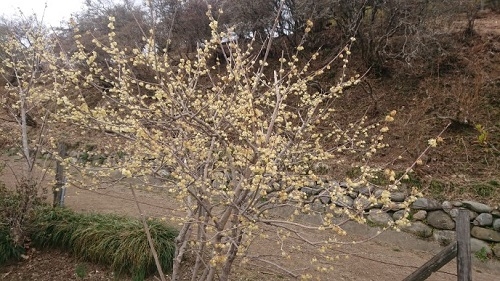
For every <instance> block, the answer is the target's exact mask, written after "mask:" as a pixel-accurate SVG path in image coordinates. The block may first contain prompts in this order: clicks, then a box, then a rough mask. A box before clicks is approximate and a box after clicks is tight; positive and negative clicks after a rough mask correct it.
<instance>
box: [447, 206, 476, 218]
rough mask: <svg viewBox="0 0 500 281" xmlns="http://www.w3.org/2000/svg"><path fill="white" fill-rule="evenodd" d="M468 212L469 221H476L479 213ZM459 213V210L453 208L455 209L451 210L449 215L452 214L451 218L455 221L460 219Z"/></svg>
mask: <svg viewBox="0 0 500 281" xmlns="http://www.w3.org/2000/svg"><path fill="white" fill-rule="evenodd" d="M466 210H467V211H468V212H469V220H470V221H472V220H474V219H475V218H476V217H477V213H476V212H474V211H471V210H469V209H466ZM458 212H459V209H458V208H453V209H451V210H450V212H449V214H450V216H451V217H452V218H453V219H456V218H457V217H458Z"/></svg>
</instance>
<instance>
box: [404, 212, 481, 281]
mask: <svg viewBox="0 0 500 281" xmlns="http://www.w3.org/2000/svg"><path fill="white" fill-rule="evenodd" d="M455 233H456V241H455V242H453V243H451V244H450V245H448V247H446V248H444V249H443V250H442V251H441V252H439V254H437V255H435V256H434V257H433V258H431V259H430V260H429V261H427V262H426V263H425V264H424V265H422V266H421V267H419V268H418V269H417V270H415V271H414V272H413V273H412V274H410V275H409V276H408V277H406V278H405V279H404V280H403V281H422V280H426V279H427V277H429V276H431V274H432V273H433V272H436V271H438V270H439V269H440V268H441V267H443V266H444V265H445V264H447V263H448V262H450V261H451V260H452V259H454V258H455V257H456V258H457V276H458V278H457V280H458V281H472V266H471V265H472V258H471V250H470V220H469V212H468V211H467V210H466V209H460V210H459V212H458V217H457V221H456V228H455Z"/></svg>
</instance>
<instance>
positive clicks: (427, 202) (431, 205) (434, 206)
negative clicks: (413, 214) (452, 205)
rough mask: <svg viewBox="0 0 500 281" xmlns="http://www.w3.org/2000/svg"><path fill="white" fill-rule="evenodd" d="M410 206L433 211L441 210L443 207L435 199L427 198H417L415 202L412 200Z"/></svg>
mask: <svg viewBox="0 0 500 281" xmlns="http://www.w3.org/2000/svg"><path fill="white" fill-rule="evenodd" d="M411 208H412V209H415V210H426V211H433V210H441V209H442V208H443V207H442V206H441V204H440V203H439V202H437V201H436V200H433V199H429V198H418V199H417V200H416V201H415V202H413V204H412V206H411Z"/></svg>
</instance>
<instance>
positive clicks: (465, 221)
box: [456, 209, 472, 281]
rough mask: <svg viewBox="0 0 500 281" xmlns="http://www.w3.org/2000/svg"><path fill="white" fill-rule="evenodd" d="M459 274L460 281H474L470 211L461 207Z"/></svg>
mask: <svg viewBox="0 0 500 281" xmlns="http://www.w3.org/2000/svg"><path fill="white" fill-rule="evenodd" d="M456 234H457V245H458V251H457V274H458V281H472V266H471V265H472V258H471V249H470V219H469V211H468V210H466V209H460V210H459V211H458V217H457V226H456Z"/></svg>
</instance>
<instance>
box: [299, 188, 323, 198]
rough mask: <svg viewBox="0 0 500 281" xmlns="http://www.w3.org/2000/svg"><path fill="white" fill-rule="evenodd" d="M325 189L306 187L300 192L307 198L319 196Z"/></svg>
mask: <svg viewBox="0 0 500 281" xmlns="http://www.w3.org/2000/svg"><path fill="white" fill-rule="evenodd" d="M322 190H323V189H322V188H320V187H310V186H304V187H302V188H301V189H300V191H302V192H304V193H305V194H306V195H307V196H313V195H318V194H319V193H320V192H321V191H322Z"/></svg>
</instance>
